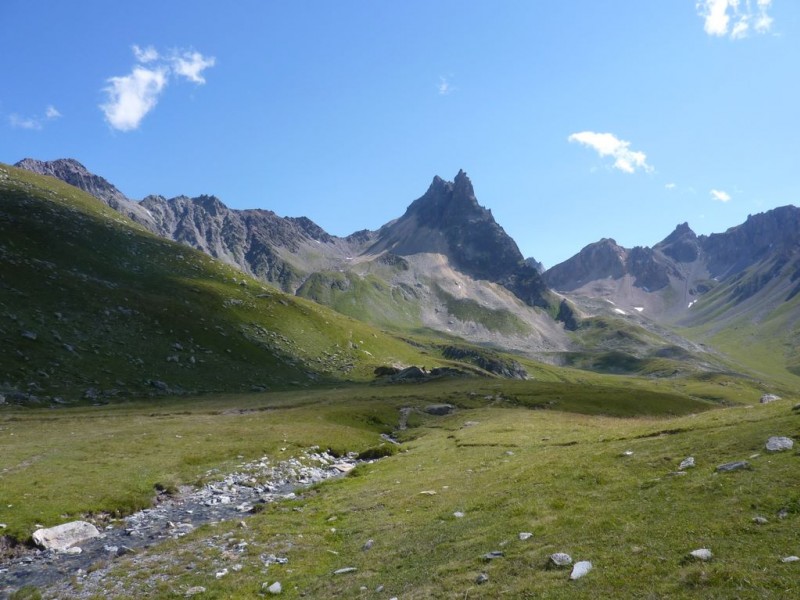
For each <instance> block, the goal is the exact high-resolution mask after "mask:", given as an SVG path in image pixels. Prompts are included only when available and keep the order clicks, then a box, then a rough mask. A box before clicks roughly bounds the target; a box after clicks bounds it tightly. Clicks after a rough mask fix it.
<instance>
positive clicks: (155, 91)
mask: <svg viewBox="0 0 800 600" xmlns="http://www.w3.org/2000/svg"><path fill="white" fill-rule="evenodd" d="M131 49H132V51H133V55H134V57H135V58H136V60H137V63H138V64H137V65H135V66H134V67H133V69H132V70H131V72H130V73H129V74H128V75H123V76H121V77H110V78H109V79H108V86H106V87H105V88H103V91H104V92H105V93H106V95H107V100H106V102H105V103H103V104H101V105H100V109H101V110H102V111H103V114H104V115H105V119H106V121H107V122H108V124H109V125H111V127H113V128H114V129H116V130H118V131H132V130H134V129H138V128H139V125H141V122H142V119H144V117H145V116H147V114H148V113H149V112H150V111H151V110H153V109H154V108H155V107H156V104H158V99H159V98H160V97H161V94H162V93H163V91H164V89H165V88H166V87H167V84H168V83H169V81H170V79H171V78H172V77H173V76H177V77H181V78H184V79H187V80H189V81H192V82H194V83H196V84H199V85H202V84H204V83H205V82H206V80H205V78H204V77H203V76H202V73H203V71H204V70H205V69H207V68H209V67H213V66H214V64H215V62H216V60H215V59H214V57H213V56H212V57H205V56H203V55H202V54H200V53H199V52H195V51H185V50H184V51H181V50H175V51H173V52H172V53H171V54H170V55H169V57H167V58H162V56H161V54H160V53H159V52H158V51H157V50H156V49H155V48H153V47H152V46H148V47H146V48H141V47H139V46H136V45H134V46H133V47H132V48H131Z"/></svg>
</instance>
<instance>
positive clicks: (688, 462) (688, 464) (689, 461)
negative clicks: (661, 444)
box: [678, 456, 694, 471]
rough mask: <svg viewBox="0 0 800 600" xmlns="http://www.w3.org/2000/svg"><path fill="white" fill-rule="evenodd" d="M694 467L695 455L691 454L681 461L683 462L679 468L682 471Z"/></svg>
mask: <svg viewBox="0 0 800 600" xmlns="http://www.w3.org/2000/svg"><path fill="white" fill-rule="evenodd" d="M693 467H694V456H689V457H687V458H684V459H683V460H682V461H681V464H679V465H678V469H679V470H680V471H683V470H684V469H691V468H693Z"/></svg>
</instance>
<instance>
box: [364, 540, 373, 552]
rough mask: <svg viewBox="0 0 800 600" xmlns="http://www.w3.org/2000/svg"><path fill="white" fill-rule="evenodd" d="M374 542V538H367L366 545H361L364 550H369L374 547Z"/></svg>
mask: <svg viewBox="0 0 800 600" xmlns="http://www.w3.org/2000/svg"><path fill="white" fill-rule="evenodd" d="M373 544H375V540H372V539H370V540H367V541H366V542H364V545H363V546H361V549H362V550H369V549H370V548H372V546H373Z"/></svg>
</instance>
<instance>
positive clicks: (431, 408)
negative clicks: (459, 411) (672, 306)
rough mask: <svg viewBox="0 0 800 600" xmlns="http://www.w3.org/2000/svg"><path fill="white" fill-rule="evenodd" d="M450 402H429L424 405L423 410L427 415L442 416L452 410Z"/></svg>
mask: <svg viewBox="0 0 800 600" xmlns="http://www.w3.org/2000/svg"><path fill="white" fill-rule="evenodd" d="M453 408H454V407H453V405H452V404H429V405H428V406H426V407H425V412H426V413H428V414H429V415H437V416H444V415H449V414H450V413H451V412H453Z"/></svg>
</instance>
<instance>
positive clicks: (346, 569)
mask: <svg viewBox="0 0 800 600" xmlns="http://www.w3.org/2000/svg"><path fill="white" fill-rule="evenodd" d="M356 571H358V569H356V568H355V567H344V568H342V569H336V570H335V571H334V572H333V574H334V575H345V574H347V573H355V572H356Z"/></svg>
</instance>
